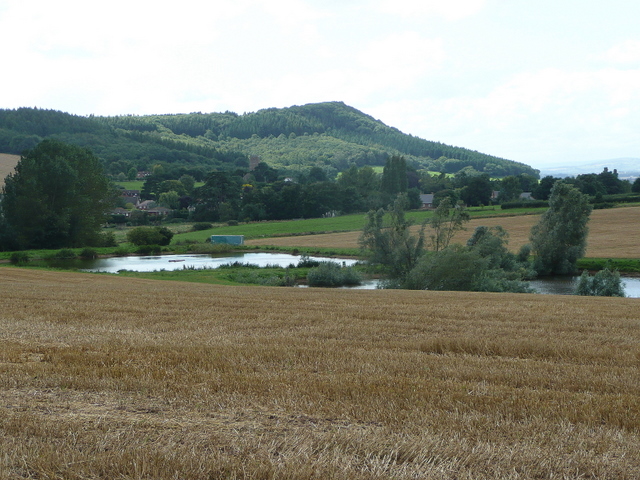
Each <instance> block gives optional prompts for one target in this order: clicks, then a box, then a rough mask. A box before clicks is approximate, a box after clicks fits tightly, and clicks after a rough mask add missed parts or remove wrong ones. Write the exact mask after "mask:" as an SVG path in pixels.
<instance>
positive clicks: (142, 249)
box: [136, 245, 162, 255]
mask: <svg viewBox="0 0 640 480" xmlns="http://www.w3.org/2000/svg"><path fill="white" fill-rule="evenodd" d="M136 253H138V254H140V255H152V254H154V255H158V254H160V253H162V247H161V246H160V245H140V246H139V247H138V248H137V250H136Z"/></svg>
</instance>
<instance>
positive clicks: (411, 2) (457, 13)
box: [377, 0, 486, 20]
mask: <svg viewBox="0 0 640 480" xmlns="http://www.w3.org/2000/svg"><path fill="white" fill-rule="evenodd" d="M485 3H486V0H448V1H443V0H380V1H379V2H378V5H377V8H378V9H379V10H380V11H381V12H383V13H386V14H393V15H400V16H405V17H412V16H416V15H418V16H431V15H439V16H443V17H444V18H446V19H447V20H459V19H461V18H464V17H469V16H471V15H475V14H476V13H478V12H479V11H480V10H482V8H483V7H484V6H485Z"/></svg>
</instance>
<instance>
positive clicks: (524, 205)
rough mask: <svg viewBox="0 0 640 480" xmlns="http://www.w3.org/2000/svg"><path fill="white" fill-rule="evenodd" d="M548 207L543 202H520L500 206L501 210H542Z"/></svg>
mask: <svg viewBox="0 0 640 480" xmlns="http://www.w3.org/2000/svg"><path fill="white" fill-rule="evenodd" d="M548 206H549V202H547V201H544V200H521V201H515V202H505V203H502V204H500V208H501V209H502V210H509V209H511V208H543V207H548Z"/></svg>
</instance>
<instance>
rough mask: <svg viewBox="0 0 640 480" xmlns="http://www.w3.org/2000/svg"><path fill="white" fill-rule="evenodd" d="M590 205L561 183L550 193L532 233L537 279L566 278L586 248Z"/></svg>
mask: <svg viewBox="0 0 640 480" xmlns="http://www.w3.org/2000/svg"><path fill="white" fill-rule="evenodd" d="M590 214H591V205H589V199H588V197H587V196H586V195H584V194H582V193H580V191H579V190H578V189H576V188H575V187H572V186H571V185H568V184H566V183H564V182H556V183H555V184H554V185H553V188H552V189H551V195H550V197H549V209H548V210H547V211H546V212H545V213H544V214H543V215H542V218H541V219H540V222H539V223H538V224H537V225H534V226H533V228H532V229H531V235H530V240H531V248H532V253H533V255H534V256H535V260H534V269H535V270H536V272H538V274H539V275H566V274H570V273H574V272H575V271H576V262H577V261H578V259H579V258H581V257H583V256H584V253H585V250H586V248H587V234H588V232H589V229H588V227H587V222H588V221H589V215H590Z"/></svg>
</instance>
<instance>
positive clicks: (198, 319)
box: [0, 267, 640, 480]
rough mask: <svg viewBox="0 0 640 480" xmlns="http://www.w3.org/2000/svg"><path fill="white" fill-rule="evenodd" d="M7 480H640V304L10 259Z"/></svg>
mask: <svg viewBox="0 0 640 480" xmlns="http://www.w3.org/2000/svg"><path fill="white" fill-rule="evenodd" d="M0 291H1V292H2V309H0V398H1V399H2V401H1V402H0V452H2V455H0V479H2V480H4V479H14V478H105V479H106V478H154V479H170V478H171V479H173V478H184V479H196V478H197V479H200V478H247V479H249V478H252V479H255V478H265V479H266V478H289V479H303V478H304V479H308V478H316V479H320V478H332V479H387V478H398V479H404V478H407V479H408V478H434V479H454V478H456V479H516V478H599V479H622V478H628V479H631V478H640V463H639V462H638V461H637V452H638V449H639V448H640V414H639V413H638V412H640V369H639V368H638V367H639V366H640V320H639V318H638V313H637V312H638V301H637V300H636V299H625V298H617V299H612V298H587V297H581V298H578V297H558V296H551V295H529V294H478V293H464V292H454V293H452V292H416V291H392V290H384V291H376V290H371V291H345V290H328V289H295V288H269V287H224V286H216V285H202V284H187V283H181V282H168V281H152V280H140V279H130V278H123V277H117V276H107V275H91V274H80V273H55V272H45V271H36V270H30V269H18V268H13V267H3V268H2V269H0Z"/></svg>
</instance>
